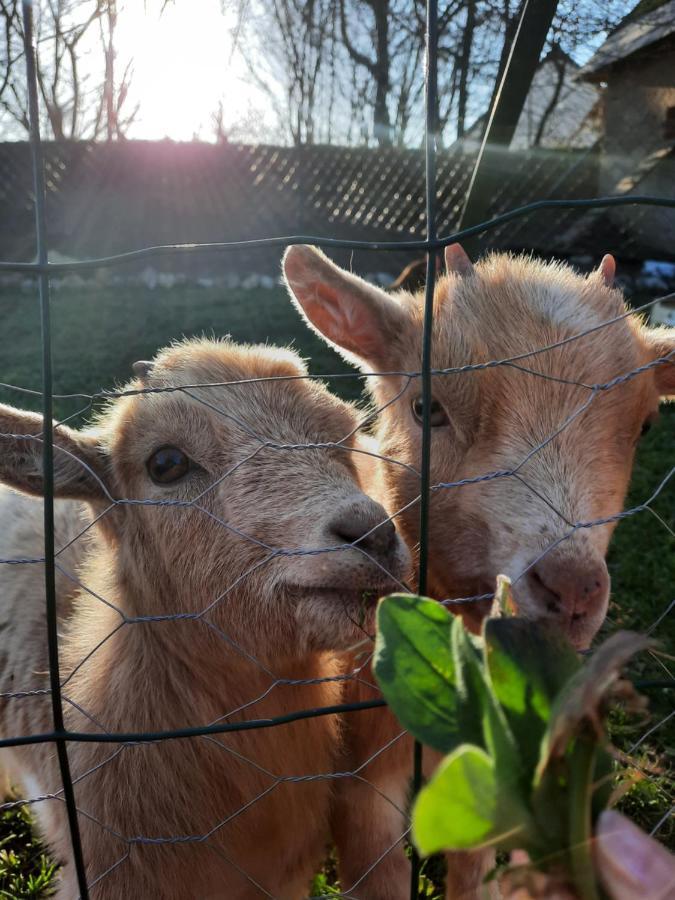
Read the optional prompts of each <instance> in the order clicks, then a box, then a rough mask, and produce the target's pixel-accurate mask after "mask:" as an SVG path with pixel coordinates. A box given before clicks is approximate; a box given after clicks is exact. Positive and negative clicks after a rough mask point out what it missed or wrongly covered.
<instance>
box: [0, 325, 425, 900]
mask: <svg viewBox="0 0 675 900" xmlns="http://www.w3.org/2000/svg"><path fill="white" fill-rule="evenodd" d="M139 371H140V375H141V380H140V381H134V382H132V383H131V385H130V389H131V391H132V393H131V394H130V395H127V396H122V397H119V398H118V399H116V400H114V401H113V402H112V403H111V404H110V406H109V408H108V410H107V411H106V412H105V413H104V414H103V415H102V417H101V419H100V421H99V422H98V425H97V427H96V428H95V429H93V430H91V431H74V430H71V429H68V428H66V427H63V426H57V427H56V428H55V431H54V441H55V455H54V464H55V493H56V495H57V497H59V498H67V499H59V500H57V502H56V525H57V532H58V530H59V529H61V530H62V533H61V534H58V533H57V542H58V545H61V546H63V545H64V544H67V543H68V542H69V541H71V540H73V538H75V537H76V536H77V531H78V528H77V527H76V525H75V524H74V523H75V512H74V510H75V509H76V506H77V504H80V503H81V504H84V507H85V508H88V510H89V515H90V516H91V515H92V514H93V516H94V517H95V518H97V521H96V524H95V525H94V526H93V530H92V531H90V536H89V537H88V540H89V541H90V544H89V546H88V547H87V549H86V551H85V553H84V557H85V564H84V566H82V567H81V568H79V569H78V570H77V572H71V573H68V575H70V578H68V577H67V575H66V574H60V576H59V577H60V582H59V585H58V595H59V608H58V614H59V633H60V654H61V673H62V681H63V695H64V704H65V707H64V710H65V722H66V726H67V728H69V729H71V730H75V731H91V732H102V731H106V732H137V731H151V732H154V731H158V730H166V729H175V728H181V727H184V726H187V727H189V726H201V725H205V724H208V723H212V722H215V721H219V720H224V719H225V720H228V721H240V720H243V719H245V718H256V719H258V718H268V717H274V716H279V715H283V714H285V713H288V712H291V711H294V710H301V709H305V708H309V707H319V706H324V705H329V704H333V703H336V702H340V697H341V692H342V688H341V686H340V684H341V682H340V681H337V680H331V678H332V677H333V676H337V675H339V674H340V665H341V663H340V660H339V659H338V657H337V655H336V653H335V652H334V651H336V650H345V649H346V648H348V647H349V646H350V645H352V644H354V643H356V642H358V641H359V640H361V639H362V637H363V630H362V626H361V625H359V621H361V622H363V621H364V619H363V617H364V614H365V625H366V627H367V626H368V617H369V615H370V614H371V613H372V602H371V606H370V608H368V606H367V604H368V602H370V601H364V594H363V592H364V591H367V592H371V593H372V594H374V595H377V594H379V593H381V592H382V591H383V590H387V589H390V588H391V586H392V584H393V583H394V581H393V580H392V577H391V576H390V575H387V574H385V573H386V572H389V573H392V574H393V576H394V579H395V578H397V577H400V576H401V575H402V574H403V572H404V570H405V569H406V568H407V566H408V564H409V556H408V554H407V551H406V550H405V547H404V545H403V542H402V541H401V540H400V538H398V536H397V535H396V532H395V530H394V527H393V525H392V524H391V522H390V521H388V520H387V517H386V514H385V513H384V510H383V509H382V507H381V506H379V505H378V504H377V503H375V502H374V501H373V500H371V499H370V498H368V497H366V496H365V495H364V494H363V492H362V491H361V490H360V488H359V486H358V484H357V481H356V476H355V470H354V463H353V458H352V454H351V453H350V452H349V449H350V447H351V442H352V438H351V437H349V435H350V434H351V433H352V431H353V430H354V428H355V424H356V419H355V415H354V411H353V409H352V408H351V407H349V406H348V405H346V404H344V403H342V402H341V401H339V400H337V399H336V398H335V397H333V396H332V395H331V394H330V393H328V391H326V390H325V388H323V387H322V386H320V385H317V384H315V383H314V382H312V381H311V380H308V379H305V378H303V377H298V376H303V375H304V373H305V370H304V368H303V366H302V364H301V363H300V361H299V359H298V358H297V357H296V356H295V354H293V353H291V352H290V351H284V350H278V349H275V348H270V347H239V346H237V345H234V344H232V343H229V342H223V343H218V342H210V341H193V342H186V343H183V344H180V345H177V346H175V347H172V348H170V349H168V350H165V351H163V352H162V353H160V354H159V355H158V357H157V358H156V359H155V361H154V362H153V363H151V364H147V365H142V366H141V367H140V370H139ZM252 379H253V381H251V380H252ZM255 379H262V380H260V381H257V380H255ZM277 379H280V380H277ZM205 383H208V384H214V386H212V387H187V386H188V385H201V384H205ZM184 386H185V387H184ZM141 388H144V389H149V390H150V393H145V394H138V393H133V391H134V390H138V389H141ZM157 389H158V390H157ZM41 431H42V419H41V417H39V416H36V415H34V414H31V413H27V412H22V411H19V410H16V409H13V408H10V407H6V406H2V407H0V481H2V482H3V483H4V484H5V485H9V486H10V487H11V488H13V489H14V490H13V491H10V490H8V489H7V488H2V490H1V492H0V516H1V517H2V521H3V530H2V538H1V540H0V558H1V559H5V560H6V559H8V558H11V557H12V556H16V555H17V554H18V555H19V556H20V557H21V558H22V559H27V558H30V557H31V556H32V557H34V558H37V559H38V560H39V557H41V556H42V555H43V551H42V550H41V534H42V526H41V515H42V503H40V502H38V501H36V500H35V499H32V498H30V497H27V496H25V494H33V495H36V496H40V495H41V494H42V492H43V481H42V444H41V441H40V439H39V435H40V433H41ZM31 436H32V437H31ZM15 491H19V492H22V493H15ZM69 501H77V504H75V503H72V502H70V503H69V505H67V503H68V502H69ZM94 532H95V533H94ZM353 542H356V543H355V544H354V543H353ZM31 543H32V547H31ZM74 546H75V545H72V546H71V547H70V550H69V551H65V552H64V554H63V555H61V554H59V555H58V556H57V562H58V564H59V567H60V569H63V570H64V572H67V569H68V566H69V562H68V560H67V558H66V554H67V552H71V553H72V552H74ZM303 551H309V552H308V553H304V552H303ZM38 567H39V566H38V564H37V563H32V564H29V563H25V564H24V565H3V564H1V563H0V681H1V684H2V687H1V690H2V699H1V701H0V703H1V705H0V730H1V733H2V736H3V737H5V738H6V737H11V736H15V735H23V734H33V733H44V732H49V731H50V730H51V728H52V719H51V705H50V701H49V697H48V688H49V680H48V674H47V669H48V663H47V649H46V626H45V618H44V590H43V588H42V584H41V582H40V579H38V578H36V576H35V572H36V569H37V568H38ZM72 579H75V580H76V582H80V583H81V586H78V587H77V588H75V589H74V588H73V583H74V582H73V580H72ZM364 602H365V603H366V607H367V608H366V609H365V613H364V608H363V607H364ZM321 679H328V680H321ZM289 682H290V683H289ZM339 744H340V734H339V722H338V721H337V719H336V717H335V716H324V717H319V718H314V719H309V720H304V721H297V722H295V723H293V724H289V725H284V726H282V727H276V728H273V729H259V730H254V731H246V732H239V733H229V734H221V735H217V736H211V737H208V738H207V737H199V738H192V739H180V740H169V741H160V742H156V743H146V742H143V743H131V744H122V745H116V744H101V743H77V742H71V743H70V744H69V745H68V754H69V758H70V766H71V770H72V774H73V778H74V780H75V797H76V802H77V806H78V809H79V813H80V815H79V827H80V832H81V835H82V841H83V850H84V859H85V864H86V867H87V876H88V880H89V884H90V891H91V896H92V898H95V900H113V898H114V900H119V898H129V900H132V898H139V900H140V898H143V900H145V898H150V897H162V898H163V900H186V898H188V897H199V898H209V897H210V898H222V897H228V898H233V900H237V898H249V897H250V898H254V897H256V898H257V897H260V896H270V894H272V895H274V896H275V897H278V898H289V900H290V898H294V900H295V898H299V897H301V896H304V895H305V892H306V889H307V886H308V883H309V879H310V877H311V875H312V874H313V871H314V870H315V869H316V868H317V867H318V865H319V864H320V863H321V860H322V854H323V853H324V851H325V846H326V843H327V841H328V836H329V818H330V805H331V794H332V787H331V785H332V783H333V782H332V781H331V779H330V778H323V777H321V776H324V775H330V773H331V772H333V771H334V765H335V761H336V759H337V756H338V750H339ZM3 754H4V756H3V757H2V762H3V764H4V765H5V766H6V767H9V769H10V771H11V773H12V774H13V775H14V777H18V779H19V780H20V781H21V782H23V784H24V786H25V788H26V789H27V790H28V792H29V796H31V797H34V798H37V797H44V798H45V799H43V800H42V801H41V802H38V803H36V804H35V805H34V807H33V808H34V811H35V814H36V815H37V818H38V821H39V824H40V826H41V828H42V830H43V833H44V835H45V837H46V839H47V841H48V842H49V844H50V846H51V847H52V849H53V851H54V853H55V855H56V857H57V859H58V860H60V861H62V862H63V863H64V868H63V870H62V876H61V879H60V882H59V887H58V894H57V896H58V898H60V900H66V898H68V900H72V898H74V897H76V896H77V894H78V892H77V887H76V882H75V875H74V871H73V868H74V867H73V863H72V859H71V849H70V844H69V836H68V834H69V832H68V826H67V822H66V816H65V809H64V802H63V799H62V794H61V792H60V789H61V781H60V775H59V768H58V764H57V759H56V754H55V752H54V748H53V746H52V745H50V744H48V743H47V744H37V745H35V746H31V747H15V748H12V749H11V750H5V751H3Z"/></svg>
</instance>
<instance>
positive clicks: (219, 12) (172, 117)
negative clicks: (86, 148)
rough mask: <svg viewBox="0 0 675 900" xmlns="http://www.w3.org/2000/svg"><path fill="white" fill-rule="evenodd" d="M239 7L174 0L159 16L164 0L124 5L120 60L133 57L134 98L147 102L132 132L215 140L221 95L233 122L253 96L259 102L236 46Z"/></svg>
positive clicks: (120, 63)
mask: <svg viewBox="0 0 675 900" xmlns="http://www.w3.org/2000/svg"><path fill="white" fill-rule="evenodd" d="M228 6H229V7H230V8H229V9H228ZM232 6H233V4H221V2H220V0H175V2H173V3H170V4H168V5H167V6H166V8H165V10H164V12H163V13H162V14H161V15H160V9H161V7H162V2H161V0H147V2H146V3H142V2H141V0H133V2H130V3H127V4H125V5H124V7H123V8H121V9H120V13H119V19H118V30H119V38H118V42H117V46H118V53H117V66H118V70H119V69H120V68H122V67H123V66H124V65H125V64H126V61H127V60H128V59H129V58H132V59H133V66H134V75H133V80H132V85H131V90H130V92H129V99H128V101H127V103H128V104H129V105H130V106H133V105H135V104H136V103H140V110H139V113H138V116H137V118H136V120H135V122H134V123H133V125H132V127H131V128H130V129H129V133H128V136H129V137H132V138H147V139H158V138H164V137H168V138H171V139H173V140H176V141H189V140H191V139H192V138H193V137H195V136H197V137H199V138H200V139H202V140H213V138H214V129H213V124H212V119H211V117H212V114H213V113H214V111H215V110H216V109H217V108H218V103H219V101H221V100H222V102H223V108H224V120H225V125H226V126H227V125H232V124H234V123H235V122H237V121H238V120H241V119H242V118H243V117H244V116H245V114H246V112H247V109H248V107H249V106H250V104H251V101H252V99H253V97H254V95H255V96H256V98H257V100H258V101H259V96H258V95H257V93H256V92H255V91H254V89H253V88H252V87H251V86H250V85H249V84H247V83H246V81H245V64H244V63H243V61H242V60H241V59H240V57H239V56H238V55H237V54H236V53H234V54H233V53H232V33H233V30H234V27H235V22H236V18H235V13H234V10H233V9H232ZM223 7H224V9H223Z"/></svg>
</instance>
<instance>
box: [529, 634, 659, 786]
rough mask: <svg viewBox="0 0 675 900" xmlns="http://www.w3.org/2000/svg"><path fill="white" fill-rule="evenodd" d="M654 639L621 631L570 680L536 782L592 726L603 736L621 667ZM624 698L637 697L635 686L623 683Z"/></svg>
mask: <svg viewBox="0 0 675 900" xmlns="http://www.w3.org/2000/svg"><path fill="white" fill-rule="evenodd" d="M651 644H652V641H650V640H649V638H646V637H645V636H644V635H641V634H635V633H634V632H632V631H618V632H617V633H616V634H613V635H612V637H610V638H609V639H608V640H606V641H605V642H604V644H601V645H600V647H598V649H597V650H596V651H595V653H594V654H593V656H591V657H590V659H589V660H588V661H587V662H586V664H585V665H584V666H583V668H581V669H579V671H578V672H576V673H575V674H574V675H573V676H572V678H570V679H569V681H568V682H567V684H566V685H565V687H564V688H563V690H562V691H561V692H560V693H559V694H558V696H557V698H556V700H555V703H554V704H553V706H552V709H551V715H550V718H549V723H548V727H547V729H546V732H545V734H544V737H543V738H542V742H541V753H540V757H539V763H538V766H537V772H536V775H535V784H536V782H537V781H539V780H540V779H541V778H542V776H543V773H544V770H545V769H546V767H547V766H548V765H549V763H550V761H551V759H553V758H560V757H562V756H564V755H565V753H566V751H567V748H568V746H569V744H570V741H571V740H572V739H573V738H574V737H575V736H576V735H577V734H579V732H580V730H581V729H582V727H583V726H584V725H588V726H590V727H591V729H592V730H593V731H594V732H595V734H596V736H597V737H598V738H601V737H602V735H603V727H602V717H603V708H602V707H603V703H604V702H605V700H606V699H607V697H608V696H609V695H610V694H611V693H612V691H613V690H616V689H617V687H618V686H619V685H618V684H617V682H619V676H620V672H621V669H622V668H623V666H624V665H625V664H626V663H627V662H628V660H629V659H630V658H631V656H633V655H634V654H635V653H637V652H638V651H639V650H644V649H645V648H646V647H649V646H650V645H651ZM621 684H622V688H623V695H624V699H626V698H628V699H633V700H636V699H637V695H636V694H635V692H634V691H633V690H632V687H631V686H630V685H629V684H628V683H627V682H623V683H621Z"/></svg>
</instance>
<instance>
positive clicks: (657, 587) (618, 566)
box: [0, 284, 675, 898]
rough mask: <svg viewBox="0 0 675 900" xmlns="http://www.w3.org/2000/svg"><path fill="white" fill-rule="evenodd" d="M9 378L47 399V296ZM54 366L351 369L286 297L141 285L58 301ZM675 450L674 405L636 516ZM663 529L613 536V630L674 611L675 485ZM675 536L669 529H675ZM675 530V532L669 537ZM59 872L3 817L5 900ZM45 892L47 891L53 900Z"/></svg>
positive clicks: (68, 381) (429, 892)
mask: <svg viewBox="0 0 675 900" xmlns="http://www.w3.org/2000/svg"><path fill="white" fill-rule="evenodd" d="M0 321H2V336H1V337H0V380H1V381H2V382H4V383H5V384H8V385H19V386H21V387H24V388H30V389H33V390H36V391H39V390H40V385H41V379H40V342H39V335H40V322H39V311H38V304H37V299H36V296H35V294H34V293H33V292H32V291H31V292H30V293H24V292H21V291H20V290H16V291H14V290H12V291H10V290H7V289H5V290H3V291H0ZM52 321H53V368H54V391H55V392H56V393H76V392H81V393H94V392H96V391H98V390H100V389H102V388H111V387H112V386H113V385H114V384H115V383H123V382H125V381H126V380H128V378H129V377H130V373H131V364H132V363H133V362H134V361H135V360H137V359H145V358H150V357H151V356H152V355H153V354H154V352H155V351H156V350H157V349H158V348H159V347H161V346H163V345H165V344H167V343H169V342H170V341H171V340H173V339H175V338H177V337H180V336H182V335H185V336H192V335H203V334H206V335H216V336H222V335H225V334H231V335H232V337H233V338H234V339H235V340H237V341H253V342H260V341H265V340H269V342H270V343H275V344H292V345H293V346H294V347H295V348H296V349H297V350H298V351H299V352H300V353H301V354H302V355H303V356H306V357H308V358H311V370H312V372H313V373H315V374H318V375H321V376H326V375H329V374H331V373H340V372H342V373H344V372H349V371H351V370H350V368H349V367H348V366H347V365H346V364H345V363H344V362H343V361H342V360H341V359H340V358H339V357H338V355H337V354H336V353H334V352H333V351H332V350H330V349H329V348H328V347H326V345H325V344H323V343H322V342H321V341H320V340H319V339H318V338H317V337H315V335H313V334H312V333H311V332H310V331H309V330H308V329H307V328H306V327H305V326H304V325H303V324H302V323H301V321H300V318H299V316H298V314H297V313H296V312H295V311H294V310H293V308H292V307H291V305H290V303H289V302H288V299H287V297H286V294H285V292H284V291H283V290H282V289H281V288H278V289H273V290H260V291H216V290H215V289H212V288H208V289H207V288H199V287H190V286H185V287H180V288H174V289H171V290H157V291H154V292H153V291H149V290H146V289H142V288H138V287H133V288H129V287H121V286H112V285H105V284H104V285H102V286H92V288H91V289H90V290H88V289H82V290H77V291H70V292H67V291H65V290H63V291H60V292H56V293H55V294H54V296H53V301H52ZM330 386H331V388H332V389H333V390H335V391H336V393H339V394H341V395H342V396H343V397H345V398H346V399H357V398H358V397H359V396H360V395H361V386H362V382H361V380H360V379H358V378H348V379H336V380H335V381H334V382H332V383H331V385H330ZM0 402H5V403H12V404H15V405H20V406H25V407H32V408H35V409H37V408H39V398H36V397H31V396H29V395H25V394H21V393H19V392H17V391H15V390H12V389H10V388H7V387H0ZM84 405H85V404H84V402H83V401H82V400H81V399H80V400H67V401H59V402H57V404H56V414H57V415H58V416H66V415H70V414H72V413H74V412H76V411H77V410H78V409H79V408H81V407H83V406H84ZM674 446H675V406H673V407H670V408H666V409H665V410H664V412H663V413H662V416H661V419H660V421H659V423H658V424H657V425H656V426H655V427H654V428H653V429H652V431H651V432H650V433H649V434H648V435H647V436H646V437H645V438H644V439H643V441H642V442H641V445H640V448H639V451H638V457H637V462H636V466H635V470H634V475H633V480H632V485H631V490H630V495H629V498H628V503H627V505H628V507H631V506H635V505H637V504H640V503H642V502H643V501H644V500H645V499H646V498H647V497H649V496H650V495H651V493H652V492H653V490H654V488H655V487H656V486H657V485H658V484H659V482H660V480H661V479H662V478H663V477H664V475H665V474H666V473H667V471H668V469H669V468H670V467H671V466H672V457H673V447H674ZM653 509H654V511H655V512H656V513H657V514H658V516H660V519H661V520H662V521H659V519H657V518H656V516H654V515H652V514H650V513H649V512H648V511H643V512H640V513H639V514H638V515H636V516H633V517H631V518H628V519H626V520H624V521H623V522H622V523H621V524H620V525H619V527H618V529H617V532H616V535H615V537H614V539H613V542H612V546H611V551H610V556H609V568H610V572H611V575H612V582H613V597H614V599H613V602H612V605H611V608H610V617H609V619H608V622H607V625H606V627H605V630H606V631H607V632H610V631H612V630H615V629H616V628H618V627H622V628H634V629H637V630H645V629H647V628H648V627H649V626H650V625H652V623H653V622H655V621H656V619H657V618H658V617H659V616H660V615H661V614H662V613H663V612H664V611H665V608H666V606H667V604H668V603H669V602H670V601H671V600H672V599H673V597H674V592H675V587H674V586H675V552H673V551H674V550H675V547H674V540H673V536H672V530H673V528H675V490H673V487H672V485H670V486H669V487H668V488H667V489H666V490H664V492H663V493H662V495H661V496H660V497H659V498H658V499H657V501H656V502H655V503H654V505H653ZM664 523H666V525H667V526H668V527H666V525H664ZM668 528H670V534H669V532H668ZM654 636H655V637H657V638H659V640H660V641H661V648H660V649H659V650H658V652H659V653H661V652H665V653H670V654H671V655H672V654H673V648H675V615H671V616H666V617H665V618H664V619H663V621H662V622H661V623H660V624H659V626H658V627H657V628H656V630H655V632H654ZM672 669H673V662H672V660H671V659H668V658H667V657H665V656H663V655H647V654H644V655H643V659H642V660H641V662H640V663H639V665H637V666H636V667H635V670H634V673H633V674H634V676H635V677H636V678H640V679H642V680H648V681H654V680H663V679H666V678H669V677H671V676H670V672H671V671H672ZM648 693H649V697H650V700H651V709H652V719H651V724H657V723H658V722H660V721H661V720H662V719H663V718H664V717H665V716H666V715H667V714H668V712H669V711H670V710H671V709H672V708H673V703H672V700H673V692H672V691H665V690H656V689H650V690H649V691H648ZM646 728H647V725H646V724H645V723H644V721H638V720H636V719H635V718H634V717H633V718H632V719H631V718H630V717H628V716H625V715H622V714H620V713H617V714H615V715H614V716H613V718H612V737H613V740H614V742H615V744H616V745H617V747H618V748H619V749H620V750H622V751H624V752H626V751H628V750H629V749H630V748H631V746H632V745H633V744H634V743H635V742H636V741H637V740H638V739H639V738H640V737H641V735H642V734H643V733H644V732H645V731H646ZM674 747H675V724H674V723H672V722H671V723H668V724H667V725H664V726H663V727H661V728H658V729H657V730H656V731H655V732H654V733H653V735H652V736H651V737H650V738H649V739H648V740H647V741H645V742H644V744H642V745H641V746H640V748H639V750H638V754H637V755H638V757H639V763H640V765H641V767H642V768H643V769H645V770H646V771H647V773H648V774H647V775H644V774H643V775H642V776H641V777H640V780H638V781H637V783H636V784H635V786H634V787H633V789H632V790H631V791H630V792H629V793H628V794H627V795H626V796H625V797H624V798H623V800H622V808H623V809H624V810H625V811H626V812H627V813H628V814H630V815H631V816H632V817H633V818H634V819H635V820H636V821H637V822H638V824H640V825H641V826H642V827H643V828H646V829H647V830H650V829H651V828H653V827H654V826H655V825H656V824H657V823H658V822H659V821H660V820H661V819H662V818H663V816H664V815H665V814H666V812H667V811H668V809H669V808H670V807H671V806H672V805H673V799H672V798H673V794H674V793H675V792H674V790H673V781H672V777H671V768H672V764H673V758H672V757H673V752H674V751H673V748H674ZM658 835H659V838H660V839H661V840H663V841H664V842H665V843H667V844H668V845H669V846H671V847H675V821H674V820H673V818H672V817H671V818H670V819H668V820H666V821H665V822H664V823H663V824H662V826H661V828H660V829H659V832H658ZM427 871H428V872H429V875H430V877H428V878H427V877H426V876H425V881H424V885H423V890H424V893H423V896H426V897H430V898H431V897H434V896H436V893H435V892H437V887H436V886H435V882H436V881H437V879H436V878H435V877H433V871H434V870H433V867H431V868H430V869H428V870H427ZM52 874H53V869H52V867H51V864H50V863H49V862H48V860H47V857H46V856H45V853H44V848H43V847H41V845H40V844H39V843H37V842H36V840H35V839H34V838H33V836H32V835H31V832H30V827H29V817H28V814H27V813H26V812H25V810H23V809H20V810H16V811H13V812H5V813H3V819H2V822H1V823H0V898H2V897H12V898H15V897H16V898H24V897H38V896H47V894H46V893H45V891H46V890H47V888H48V884H49V882H50V880H51V876H52ZM334 884H335V879H334V874H333V871H332V868H329V869H327V870H326V871H324V872H322V873H320V874H319V875H318V876H317V880H316V882H315V890H316V892H317V893H318V892H324V893H327V892H328V891H329V890H330V889H332V888H333V886H334ZM41 892H42V893H41Z"/></svg>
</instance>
